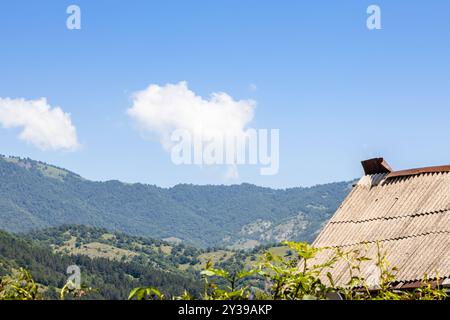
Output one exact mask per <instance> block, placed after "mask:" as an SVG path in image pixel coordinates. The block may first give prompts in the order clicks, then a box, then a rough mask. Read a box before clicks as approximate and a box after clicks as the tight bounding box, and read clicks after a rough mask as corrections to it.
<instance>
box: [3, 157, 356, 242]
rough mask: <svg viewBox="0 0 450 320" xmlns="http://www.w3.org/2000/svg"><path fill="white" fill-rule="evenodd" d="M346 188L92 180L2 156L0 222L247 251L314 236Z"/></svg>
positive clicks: (16, 228)
mask: <svg viewBox="0 0 450 320" xmlns="http://www.w3.org/2000/svg"><path fill="white" fill-rule="evenodd" d="M350 188H351V183H349V182H341V183H331V184H327V185H319V186H315V187H311V188H291V189H286V190H274V189H270V188H262V187H257V186H254V185H250V184H241V185H233V186H194V185H177V186H175V187H173V188H160V187H157V186H152V185H144V184H127V183H122V182H119V181H107V182H93V181H89V180H86V179H83V178H82V177H80V176H79V175H77V174H75V173H72V172H70V171H67V170H65V169H61V168H58V167H55V166H51V165H48V164H45V163H42V162H38V161H33V160H31V159H19V158H15V157H4V156H0V221H1V223H2V229H4V230H7V231H10V232H26V231H30V230H36V229H43V228H47V227H51V226H59V225H64V224H77V225H88V226H93V227H101V228H106V229H108V230H113V231H121V232H125V233H127V234H130V235H138V236H145V237H152V238H158V239H165V238H170V239H171V240H173V241H180V240H182V241H184V243H186V244H193V245H196V246H200V247H203V248H206V247H214V246H218V245H220V246H224V247H225V246H230V247H233V246H234V247H236V248H239V247H249V248H251V247H255V246H257V245H259V244H264V243H270V242H279V241H280V240H285V239H288V240H296V241H299V240H302V241H311V240H312V239H314V237H315V235H316V234H317V232H318V230H319V229H320V228H321V227H322V225H323V223H324V222H325V221H327V220H328V219H329V218H330V216H331V215H332V214H333V213H334V211H335V209H336V208H337V206H338V205H339V204H340V203H341V201H342V199H343V198H344V197H345V196H346V194H347V193H348V192H349V190H350Z"/></svg>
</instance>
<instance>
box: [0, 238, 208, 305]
mask: <svg viewBox="0 0 450 320" xmlns="http://www.w3.org/2000/svg"><path fill="white" fill-rule="evenodd" d="M33 237H37V235H32V236H30V237H23V236H17V235H11V234H9V233H6V232H3V231H0V277H2V276H4V275H6V274H10V273H11V272H12V270H14V269H16V270H17V269H19V268H26V269H27V270H29V271H30V273H31V274H32V275H33V277H34V279H35V281H36V282H37V283H39V284H40V285H42V286H43V287H44V288H45V290H44V292H45V297H47V298H52V299H55V298H57V297H58V292H59V291H60V289H61V288H62V287H63V286H64V285H65V283H66V281H67V279H68V274H67V273H66V271H67V267H68V266H70V265H77V266H78V267H80V269H81V271H82V281H83V283H84V284H85V285H86V286H88V287H92V288H95V290H94V291H92V292H91V293H90V294H89V299H126V298H127V297H128V294H129V292H130V290H132V289H133V288H134V287H136V286H142V285H149V284H150V285H152V286H157V287H159V288H161V291H162V292H165V294H168V295H169V294H176V293H179V292H180V290H184V289H185V290H188V291H189V292H194V294H197V293H198V292H199V290H200V288H201V286H200V284H199V282H198V280H196V279H194V277H193V276H192V274H189V273H187V272H183V271H181V270H177V271H176V272H173V271H170V270H163V269H162V268H160V267H158V266H154V265H152V264H150V263H149V261H148V260H144V261H140V260H139V259H134V260H128V261H127V260H122V261H116V260H114V259H108V258H93V257H89V256H87V255H83V254H80V255H70V254H64V253H55V252H54V251H53V250H51V249H50V247H49V246H47V245H43V244H42V243H41V242H39V241H33V240H31V238H33ZM41 238H44V237H43V236H41Z"/></svg>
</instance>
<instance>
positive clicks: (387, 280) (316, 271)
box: [130, 242, 449, 300]
mask: <svg viewBox="0 0 450 320" xmlns="http://www.w3.org/2000/svg"><path fill="white" fill-rule="evenodd" d="M285 245H287V246H288V247H289V248H290V251H291V252H290V254H287V255H286V256H285V257H280V256H274V255H273V254H271V253H270V252H266V254H265V255H264V258H263V260H262V261H261V262H260V263H258V264H257V265H256V266H255V267H254V268H252V269H248V270H243V271H240V272H236V271H233V272H230V271H227V270H224V269H217V268H214V267H213V266H212V265H211V263H208V264H207V265H206V268H205V270H204V271H203V272H202V273H201V274H202V275H203V277H204V284H205V288H204V293H203V295H202V296H201V298H202V299H205V300H234V299H237V300H246V299H274V300H321V299H328V297H329V296H330V294H335V295H340V296H341V297H343V298H344V299H346V300H444V299H448V298H449V296H448V294H447V293H446V290H445V289H443V288H440V287H439V286H433V284H432V283H431V282H430V281H429V280H428V277H427V276H425V277H424V280H423V282H422V285H421V287H420V288H417V289H415V290H412V291H411V290H410V291H408V290H397V289H395V286H394V285H395V273H396V272H397V271H398V270H397V269H396V268H395V267H391V266H390V264H389V261H388V260H387V258H386V257H387V254H386V252H385V251H383V248H382V247H381V246H380V244H377V246H378V250H377V256H376V260H375V261H372V262H375V265H376V267H377V268H378V271H379V279H378V285H377V287H376V288H370V286H369V284H368V283H367V282H366V280H365V279H364V277H363V276H362V275H361V265H362V264H363V263H366V262H370V261H371V259H369V258H368V257H366V256H365V255H364V252H363V250H361V249H352V250H350V251H347V252H346V251H343V250H341V249H333V248H314V247H312V246H311V245H309V244H307V243H295V242H286V243H285ZM322 250H332V251H333V252H334V253H335V254H333V255H331V256H330V258H329V259H328V260H327V261H325V262H324V263H322V264H314V263H313V261H314V260H313V259H314V258H315V257H316V255H317V254H318V253H319V252H320V251H322ZM339 260H344V261H345V262H346V263H347V264H348V272H349V278H350V280H349V282H348V283H347V284H346V285H344V286H336V285H335V283H334V280H333V277H332V274H331V273H330V270H331V269H332V268H333V266H334V265H335V264H336V262H338V261H339ZM248 278H254V279H256V280H260V281H262V282H263V283H265V284H266V286H265V288H264V289H261V288H258V287H252V286H251V285H250V284H251V283H252V282H251V281H249V279H248ZM212 279H217V280H218V281H217V282H216V281H212ZM437 280H439V279H437ZM436 283H439V281H436ZM143 290H144V292H145V288H138V289H136V292H141V291H143ZM132 293H134V291H133V292H132ZM130 297H133V296H132V295H130ZM140 297H141V298H142V299H143V300H145V297H146V295H145V294H141V295H140ZM183 297H189V295H188V294H187V293H186V292H185V293H184V295H183V296H181V297H174V299H183Z"/></svg>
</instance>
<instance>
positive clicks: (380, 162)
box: [361, 158, 393, 175]
mask: <svg viewBox="0 0 450 320" xmlns="http://www.w3.org/2000/svg"><path fill="white" fill-rule="evenodd" d="M361 164H362V166H363V169H364V173H365V174H366V175H371V174H377V173H391V172H393V170H392V168H391V167H390V166H389V164H388V163H387V162H386V161H385V160H384V159H383V158H373V159H368V160H364V161H361Z"/></svg>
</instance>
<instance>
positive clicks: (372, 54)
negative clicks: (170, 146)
mask: <svg viewBox="0 0 450 320" xmlns="http://www.w3.org/2000/svg"><path fill="white" fill-rule="evenodd" d="M70 4H76V5H78V6H80V8H81V12H82V20H81V21H82V29H81V30H68V29H67V28H66V19H67V17H68V15H67V14H66V8H67V7H68V6H69V5H70ZM370 4H377V5H379V6H380V8H381V13H382V15H381V19H382V30H368V29H367V28H366V19H367V17H368V15H367V13H366V9H367V7H368V6H369V5H370ZM449 15H450V2H448V1H444V0H442V1H362V0H348V1H251V0H248V1H138V0H134V1H100V0H99V1H61V0H58V1H56V0H55V1H50V0H48V1H40V2H39V3H37V1H36V2H30V1H21V0H17V1H13V2H12V1H11V2H9V3H6V2H2V4H0V38H1V40H2V41H1V50H0V70H1V75H2V76H1V77H0V98H7V97H9V98H11V99H17V98H24V99H27V100H33V99H39V98H40V97H45V98H46V99H47V101H48V104H49V105H51V106H52V107H54V106H60V107H61V109H63V110H64V112H67V113H70V115H71V121H72V123H73V125H74V126H75V127H76V130H77V136H78V141H79V143H80V144H81V148H79V149H78V150H77V151H73V152H68V151H58V150H56V151H55V150H53V151H52V150H40V149H39V148H36V147H35V146H34V145H32V144H30V143H27V142H25V141H23V140H20V139H18V135H19V134H20V131H21V128H9V129H5V128H1V126H0V153H3V154H7V155H18V156H22V157H30V158H33V159H38V160H42V161H46V162H49V163H52V164H56V165H58V166H61V167H65V168H68V169H70V170H72V171H75V172H77V173H79V174H81V175H82V176H84V177H86V178H89V179H93V180H110V179H117V180H122V181H126V182H144V183H150V184H156V185H161V186H172V185H174V184H177V183H194V184H221V183H230V181H227V180H225V179H224V178H223V174H222V173H223V168H220V167H217V166H213V167H198V166H175V165H174V164H173V163H172V162H171V160H170V154H168V153H167V152H166V151H164V150H163V148H162V146H161V144H160V143H159V142H158V141H156V140H149V139H145V138H143V137H142V134H141V133H140V132H139V130H138V129H137V128H136V125H135V123H133V121H132V119H130V117H129V116H128V115H127V109H128V108H130V107H131V106H132V104H133V99H132V94H133V93H134V92H137V91H140V90H144V89H145V88H147V87H148V86H149V85H150V84H157V85H165V84H167V83H172V84H176V83H179V82H180V81H187V83H188V85H189V89H190V90H192V91H193V92H195V93H196V94H197V95H199V96H202V97H204V98H205V99H206V98H207V97H208V96H209V95H210V94H211V93H213V92H226V93H227V94H228V95H230V96H231V97H233V98H234V99H236V100H241V99H242V100H246V99H251V100H254V101H255V102H256V109H255V115H254V118H253V120H252V122H251V124H250V126H251V127H254V128H268V129H270V128H277V129H280V170H279V173H278V174H277V175H274V176H261V175H260V174H259V167H255V166H243V167H240V168H239V174H240V178H239V180H237V181H233V183H240V182H250V183H254V184H258V185H264V186H271V187H276V188H284V187H291V186H305V185H314V184H318V183H326V182H332V181H340V180H347V179H352V178H355V177H358V176H360V175H361V173H362V172H361V168H360V164H359V161H361V160H364V159H367V158H371V157H376V156H384V157H385V158H386V159H387V161H388V162H389V163H390V164H391V166H393V167H394V168H397V169H404V168H410V167H417V166H427V165H439V164H448V163H450V153H449V152H448V149H449V147H450V130H449V125H448V124H449V120H450V16H449ZM252 86H256V90H255V88H254V87H253V88H252Z"/></svg>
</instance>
